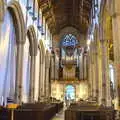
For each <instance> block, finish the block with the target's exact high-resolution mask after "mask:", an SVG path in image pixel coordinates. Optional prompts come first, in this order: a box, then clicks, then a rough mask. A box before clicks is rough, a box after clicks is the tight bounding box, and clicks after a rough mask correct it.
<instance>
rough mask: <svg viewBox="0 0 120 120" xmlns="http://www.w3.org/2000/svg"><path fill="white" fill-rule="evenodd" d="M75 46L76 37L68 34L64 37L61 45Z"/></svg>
mask: <svg viewBox="0 0 120 120" xmlns="http://www.w3.org/2000/svg"><path fill="white" fill-rule="evenodd" d="M76 44H77V40H76V37H75V36H73V35H72V34H68V35H66V36H65V37H64V39H63V42H62V45H63V46H75V45H76Z"/></svg>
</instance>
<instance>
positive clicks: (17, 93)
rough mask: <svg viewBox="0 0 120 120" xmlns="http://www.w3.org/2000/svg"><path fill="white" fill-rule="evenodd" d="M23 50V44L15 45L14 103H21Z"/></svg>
mask: <svg viewBox="0 0 120 120" xmlns="http://www.w3.org/2000/svg"><path fill="white" fill-rule="evenodd" d="M23 49H24V44H23V43H18V44H17V61H16V65H17V67H16V83H15V101H16V102H17V103H21V102H22V79H23Z"/></svg>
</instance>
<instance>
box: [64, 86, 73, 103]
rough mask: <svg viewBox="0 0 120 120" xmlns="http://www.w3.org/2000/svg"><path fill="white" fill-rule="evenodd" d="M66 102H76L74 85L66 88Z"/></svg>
mask: <svg viewBox="0 0 120 120" xmlns="http://www.w3.org/2000/svg"><path fill="white" fill-rule="evenodd" d="M65 100H69V101H74V100H75V87H74V86H73V85H67V86H66V87H65Z"/></svg>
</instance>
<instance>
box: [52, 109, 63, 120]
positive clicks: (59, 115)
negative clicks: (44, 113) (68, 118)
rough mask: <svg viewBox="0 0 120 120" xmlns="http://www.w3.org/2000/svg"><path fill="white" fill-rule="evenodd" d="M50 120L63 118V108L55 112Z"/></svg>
mask: <svg viewBox="0 0 120 120" xmlns="http://www.w3.org/2000/svg"><path fill="white" fill-rule="evenodd" d="M51 120H64V110H61V111H60V112H59V113H58V114H56V116H55V117H53V118H52V119H51Z"/></svg>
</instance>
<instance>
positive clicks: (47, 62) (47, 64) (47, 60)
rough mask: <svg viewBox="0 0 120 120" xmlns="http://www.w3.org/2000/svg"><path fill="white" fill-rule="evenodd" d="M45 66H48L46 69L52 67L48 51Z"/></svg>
mask: <svg viewBox="0 0 120 120" xmlns="http://www.w3.org/2000/svg"><path fill="white" fill-rule="evenodd" d="M45 65H46V67H49V66H50V53H49V51H48V50H46V52H45Z"/></svg>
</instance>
